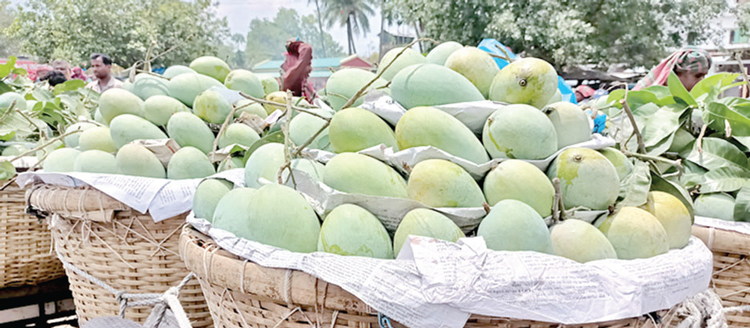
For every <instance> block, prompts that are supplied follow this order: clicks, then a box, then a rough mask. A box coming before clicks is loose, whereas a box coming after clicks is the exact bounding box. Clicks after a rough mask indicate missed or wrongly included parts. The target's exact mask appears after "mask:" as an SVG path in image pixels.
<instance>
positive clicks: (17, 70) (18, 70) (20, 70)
mask: <svg viewBox="0 0 750 328" xmlns="http://www.w3.org/2000/svg"><path fill="white" fill-rule="evenodd" d="M11 73H13V74H16V75H26V74H28V72H26V70H25V69H23V68H20V67H16V68H14V69H13V71H11Z"/></svg>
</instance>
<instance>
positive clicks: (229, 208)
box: [196, 188, 258, 232]
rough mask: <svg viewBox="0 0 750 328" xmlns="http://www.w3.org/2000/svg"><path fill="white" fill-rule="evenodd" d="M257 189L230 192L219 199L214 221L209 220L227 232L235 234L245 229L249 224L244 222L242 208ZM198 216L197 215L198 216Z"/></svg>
mask: <svg viewBox="0 0 750 328" xmlns="http://www.w3.org/2000/svg"><path fill="white" fill-rule="evenodd" d="M256 191H258V189H255V188H237V189H232V190H229V191H228V192H227V193H225V194H224V195H223V196H221V197H220V198H219V202H218V203H216V207H215V208H214V212H213V217H212V219H210V220H208V221H211V223H212V224H213V225H214V226H215V227H220V228H221V229H224V230H226V231H230V232H235V231H238V230H240V229H244V228H243V227H242V226H243V225H245V224H246V223H247V222H244V221H243V219H244V218H243V217H242V216H243V213H242V212H240V211H242V208H243V207H245V206H247V203H248V202H249V201H250V199H251V198H253V195H255V192H256ZM197 215H198V214H197V213H196V216H197Z"/></svg>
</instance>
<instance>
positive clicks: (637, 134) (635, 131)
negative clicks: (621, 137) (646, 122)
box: [620, 92, 646, 154]
mask: <svg viewBox="0 0 750 328" xmlns="http://www.w3.org/2000/svg"><path fill="white" fill-rule="evenodd" d="M625 95H626V96H625V98H624V99H622V100H620V104H621V105H622V109H623V110H624V111H625V114H627V115H628V119H630V124H631V125H633V134H635V138H636V140H637V141H638V151H640V152H641V153H642V154H645V153H646V145H645V144H644V142H643V135H641V131H640V129H638V123H636V121H635V116H633V111H631V110H630V105H628V101H627V100H628V98H627V92H625Z"/></svg>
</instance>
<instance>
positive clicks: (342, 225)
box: [318, 204, 393, 259]
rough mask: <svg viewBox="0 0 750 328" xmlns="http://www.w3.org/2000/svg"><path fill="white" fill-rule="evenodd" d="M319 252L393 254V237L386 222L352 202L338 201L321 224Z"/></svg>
mask: <svg viewBox="0 0 750 328" xmlns="http://www.w3.org/2000/svg"><path fill="white" fill-rule="evenodd" d="M318 252H326V253H333V254H339V255H344V256H364V257H371V258H377V259H392V258H393V247H392V246H391V237H390V236H388V231H386V230H385V227H383V224H382V223H380V220H378V218H376V217H375V216H374V215H372V213H370V212H368V211H367V210H365V209H364V208H361V207H359V206H357V205H353V204H343V205H339V206H337V207H336V208H334V209H333V210H332V211H331V213H329V214H328V216H326V218H325V220H324V221H323V225H322V226H321V227H320V238H319V239H318Z"/></svg>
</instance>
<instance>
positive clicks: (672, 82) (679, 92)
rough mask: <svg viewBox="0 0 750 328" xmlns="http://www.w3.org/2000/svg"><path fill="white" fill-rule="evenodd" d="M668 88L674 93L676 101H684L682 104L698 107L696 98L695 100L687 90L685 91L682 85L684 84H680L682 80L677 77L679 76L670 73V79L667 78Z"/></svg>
mask: <svg viewBox="0 0 750 328" xmlns="http://www.w3.org/2000/svg"><path fill="white" fill-rule="evenodd" d="M667 86H668V87H669V91H671V92H672V96H673V97H675V98H676V99H678V100H682V102H684V103H686V104H688V105H690V106H695V105H697V103H696V102H695V98H693V96H691V95H690V93H689V92H688V91H687V89H685V86H684V85H682V82H680V79H679V78H678V77H677V75H675V74H674V72H670V73H669V78H667Z"/></svg>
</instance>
